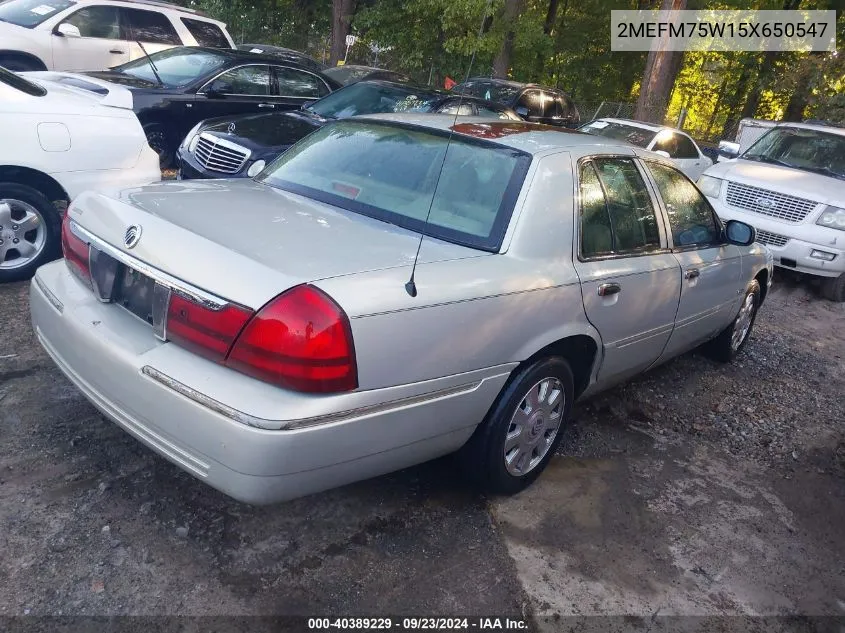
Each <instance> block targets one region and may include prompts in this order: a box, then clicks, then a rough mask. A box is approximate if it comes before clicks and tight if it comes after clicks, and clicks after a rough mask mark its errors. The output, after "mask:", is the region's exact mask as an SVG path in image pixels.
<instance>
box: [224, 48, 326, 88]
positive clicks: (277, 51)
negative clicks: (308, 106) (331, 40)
mask: <svg viewBox="0 0 845 633" xmlns="http://www.w3.org/2000/svg"><path fill="white" fill-rule="evenodd" d="M238 50H240V51H246V52H247V53H256V54H258V55H272V56H273V57H278V58H279V59H280V60H282V61H285V62H291V63H294V64H299V65H300V66H302V67H303V68H307V69H308V70H312V71H314V72H318V73H321V72H323V71H324V70H325V69H326V66H325V64H321V63H320V62H318V61H317V60H316V59H314V58H313V57H309V56H308V55H306V54H305V53H300V52H299V51H295V50H293V49H292V48H283V47H281V46H270V45H269V44H238ZM341 83H342V82H341Z"/></svg>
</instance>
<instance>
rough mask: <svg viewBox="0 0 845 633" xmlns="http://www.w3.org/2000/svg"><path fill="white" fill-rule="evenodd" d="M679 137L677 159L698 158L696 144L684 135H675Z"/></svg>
mask: <svg viewBox="0 0 845 633" xmlns="http://www.w3.org/2000/svg"><path fill="white" fill-rule="evenodd" d="M675 136H677V137H678V156H677V158H698V150H697V149H695V144H694V143H693V142H692V139H690V138H689V137H688V136H684V135H683V134H675Z"/></svg>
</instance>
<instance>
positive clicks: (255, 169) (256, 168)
mask: <svg viewBox="0 0 845 633" xmlns="http://www.w3.org/2000/svg"><path fill="white" fill-rule="evenodd" d="M266 166H267V162H266V161H263V160H257V161H255V162H254V163H253V164H252V165H250V167H249V169H248V170H247V172H246V175H247V176H249V177H250V178H255V177H256V176H257V175H258V174H260V173H261V172H262V171H263V170H264V168H265V167H266Z"/></svg>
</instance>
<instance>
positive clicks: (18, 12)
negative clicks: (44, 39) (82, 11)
mask: <svg viewBox="0 0 845 633" xmlns="http://www.w3.org/2000/svg"><path fill="white" fill-rule="evenodd" d="M75 4H76V2H74V0H10V1H9V2H0V22H9V23H10V24H15V25H17V26H23V27H26V28H28V29H31V28H34V27H36V26H38V25H39V24H41V23H42V22H44V20H49V19H50V18H51V17H53V16H54V15H56V14H57V13H58V12H59V11H64V10H65V9H67V8H68V7H72V6H73V5H75Z"/></svg>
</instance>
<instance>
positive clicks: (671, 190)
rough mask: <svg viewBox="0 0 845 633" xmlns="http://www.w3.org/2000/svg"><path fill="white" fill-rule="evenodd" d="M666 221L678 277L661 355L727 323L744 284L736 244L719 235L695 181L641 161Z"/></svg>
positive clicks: (683, 348)
mask: <svg viewBox="0 0 845 633" xmlns="http://www.w3.org/2000/svg"><path fill="white" fill-rule="evenodd" d="M645 164H646V166H647V168H648V171H649V173H650V174H651V177H652V179H653V181H654V184H655V186H656V188H657V191H658V193H659V194H660V197H661V198H662V202H663V207H664V209H665V211H666V215H667V217H668V220H669V225H670V227H671V237H672V252H673V254H674V256H675V258H676V259H677V260H678V262H679V263H680V265H681V269H682V271H683V282H682V289H681V302H680V305H679V306H678V316H677V318H676V320H675V331H674V332H673V333H672V338H671V339H670V340H669V345H667V347H666V352H665V354H664V356H665V357H667V358H669V357H672V356H676V355H678V354H682V353H683V352H685V351H687V350H690V349H692V348H694V347H696V346H697V345H699V344H700V343H703V342H704V341H706V340H708V339H709V338H711V337H712V336H714V335H715V334H717V333H718V332H720V331H721V330H722V329H724V328H725V327H727V325H728V324H729V323H730V322H731V320H732V319H733V318H734V317H735V316H736V312H737V311H738V309H739V301H740V300H741V298H742V297H741V295H742V292H743V290H744V287H743V284H742V259H741V255H740V250H739V247H737V246H734V245H733V244H728V243H726V242H725V241H724V239H723V236H722V233H723V231H722V224H721V222H720V221H719V220H718V218H717V217H716V214H715V213H714V212H713V209H712V208H711V206H710V204H709V203H708V202H707V200H705V198H704V196H703V195H702V194H701V192H699V190H698V189H697V188H696V186H695V185H693V184H692V182H690V181H689V179H688V178H687V177H686V176H684V175H683V174H682V173H681V172H680V171H678V170H677V169H675V168H673V167H669V166H668V165H664V164H662V163H657V162H653V161H646V162H645Z"/></svg>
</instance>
